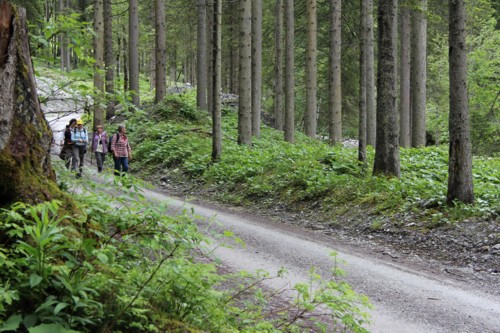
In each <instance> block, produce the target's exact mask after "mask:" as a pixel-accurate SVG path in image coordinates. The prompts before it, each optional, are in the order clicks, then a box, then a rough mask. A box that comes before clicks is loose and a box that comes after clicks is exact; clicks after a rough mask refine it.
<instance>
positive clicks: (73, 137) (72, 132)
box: [70, 130, 76, 142]
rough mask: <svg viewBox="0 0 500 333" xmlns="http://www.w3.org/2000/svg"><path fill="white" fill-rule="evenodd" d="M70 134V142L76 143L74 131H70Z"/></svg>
mask: <svg viewBox="0 0 500 333" xmlns="http://www.w3.org/2000/svg"><path fill="white" fill-rule="evenodd" d="M70 132H71V141H73V142H76V131H72V130H70Z"/></svg>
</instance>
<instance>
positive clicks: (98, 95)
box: [93, 0, 105, 128]
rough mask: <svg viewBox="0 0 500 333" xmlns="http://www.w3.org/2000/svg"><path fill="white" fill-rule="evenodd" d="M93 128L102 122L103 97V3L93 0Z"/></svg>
mask: <svg viewBox="0 0 500 333" xmlns="http://www.w3.org/2000/svg"><path fill="white" fill-rule="evenodd" d="M93 26H94V33H95V35H94V59H95V63H94V89H95V100H94V128H96V126H97V125H102V124H104V119H105V118H104V109H103V107H102V106H101V102H102V100H103V99H104V80H103V72H104V3H103V0H94V23H93Z"/></svg>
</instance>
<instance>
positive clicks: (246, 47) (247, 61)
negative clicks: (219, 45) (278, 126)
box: [238, 0, 252, 146]
mask: <svg viewBox="0 0 500 333" xmlns="http://www.w3.org/2000/svg"><path fill="white" fill-rule="evenodd" d="M251 43H252V3H251V1H250V0H240V46H239V49H240V70H239V77H240V80H239V88H240V90H239V95H240V97H239V106H238V143H239V144H243V145H249V146H251V145H252V46H251Z"/></svg>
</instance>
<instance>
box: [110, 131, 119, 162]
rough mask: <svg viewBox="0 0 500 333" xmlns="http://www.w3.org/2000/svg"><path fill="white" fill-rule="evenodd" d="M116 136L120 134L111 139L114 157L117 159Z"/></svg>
mask: <svg viewBox="0 0 500 333" xmlns="http://www.w3.org/2000/svg"><path fill="white" fill-rule="evenodd" d="M115 135H118V134H113V136H112V137H111V151H112V152H113V155H114V156H115V157H117V156H116V138H115Z"/></svg>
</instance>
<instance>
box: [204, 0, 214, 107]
mask: <svg viewBox="0 0 500 333" xmlns="http://www.w3.org/2000/svg"><path fill="white" fill-rule="evenodd" d="M214 1H215V0H207V2H206V3H207V29H206V30H207V44H206V45H207V50H206V55H207V59H206V61H207V74H206V75H207V77H208V80H207V111H208V113H209V114H212V107H213V106H214V95H213V92H214V87H213V83H214V82H213V81H212V76H213V61H212V60H213V59H212V56H213V46H214V45H213V43H214V41H213V38H214V31H213V30H214V22H213V20H214Z"/></svg>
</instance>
